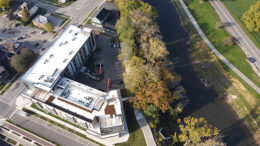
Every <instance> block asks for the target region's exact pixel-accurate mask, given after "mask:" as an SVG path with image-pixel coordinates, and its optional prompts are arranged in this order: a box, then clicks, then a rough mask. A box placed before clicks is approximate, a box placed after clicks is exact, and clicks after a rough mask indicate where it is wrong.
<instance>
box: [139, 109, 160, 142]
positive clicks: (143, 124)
mask: <svg viewBox="0 0 260 146" xmlns="http://www.w3.org/2000/svg"><path fill="white" fill-rule="evenodd" d="M135 116H136V120H137V122H138V124H139V126H140V127H141V129H142V131H143V134H144V138H145V142H146V145H147V146H156V143H155V141H154V138H153V134H152V131H151V129H150V126H149V125H148V123H147V122H146V120H145V118H144V116H143V114H142V113H140V112H139V111H138V110H135Z"/></svg>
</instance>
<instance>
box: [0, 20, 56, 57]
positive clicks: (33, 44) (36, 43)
mask: <svg viewBox="0 0 260 146" xmlns="http://www.w3.org/2000/svg"><path fill="white" fill-rule="evenodd" d="M16 23H18V22H17V21H10V20H9V19H7V18H2V17H0V48H2V47H3V44H4V41H5V40H9V39H12V40H17V38H18V37H23V38H24V39H22V40H19V41H21V42H23V47H25V48H28V49H31V50H33V51H36V52H40V50H41V49H42V48H48V47H49V46H50V45H51V43H52V42H50V41H49V40H48V39H49V38H52V35H53V34H52V33H45V34H40V31H41V30H40V29H38V28H34V27H30V26H21V25H19V26H17V27H14V25H15V24H16Z"/></svg>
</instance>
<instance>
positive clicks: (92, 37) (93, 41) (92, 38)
mask: <svg viewBox="0 0 260 146" xmlns="http://www.w3.org/2000/svg"><path fill="white" fill-rule="evenodd" d="M90 36H91V41H92V46H95V39H94V36H93V33H92V32H91V33H90Z"/></svg>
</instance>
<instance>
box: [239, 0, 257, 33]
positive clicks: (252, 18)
mask: <svg viewBox="0 0 260 146" xmlns="http://www.w3.org/2000/svg"><path fill="white" fill-rule="evenodd" d="M241 20H242V21H243V22H244V23H245V25H246V27H247V29H248V30H249V31H255V32H258V31H259V30H260V1H258V2H257V3H256V4H255V5H252V6H251V7H250V8H249V10H248V11H246V12H245V13H244V14H243V15H242V18H241Z"/></svg>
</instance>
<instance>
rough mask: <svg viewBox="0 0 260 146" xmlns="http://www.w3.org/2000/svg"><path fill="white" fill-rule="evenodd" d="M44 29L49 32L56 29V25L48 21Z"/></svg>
mask: <svg viewBox="0 0 260 146" xmlns="http://www.w3.org/2000/svg"><path fill="white" fill-rule="evenodd" d="M43 29H44V30H46V31H47V32H52V31H53V29H54V26H53V25H52V24H51V23H50V22H48V23H46V24H45V25H44V26H43Z"/></svg>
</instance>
